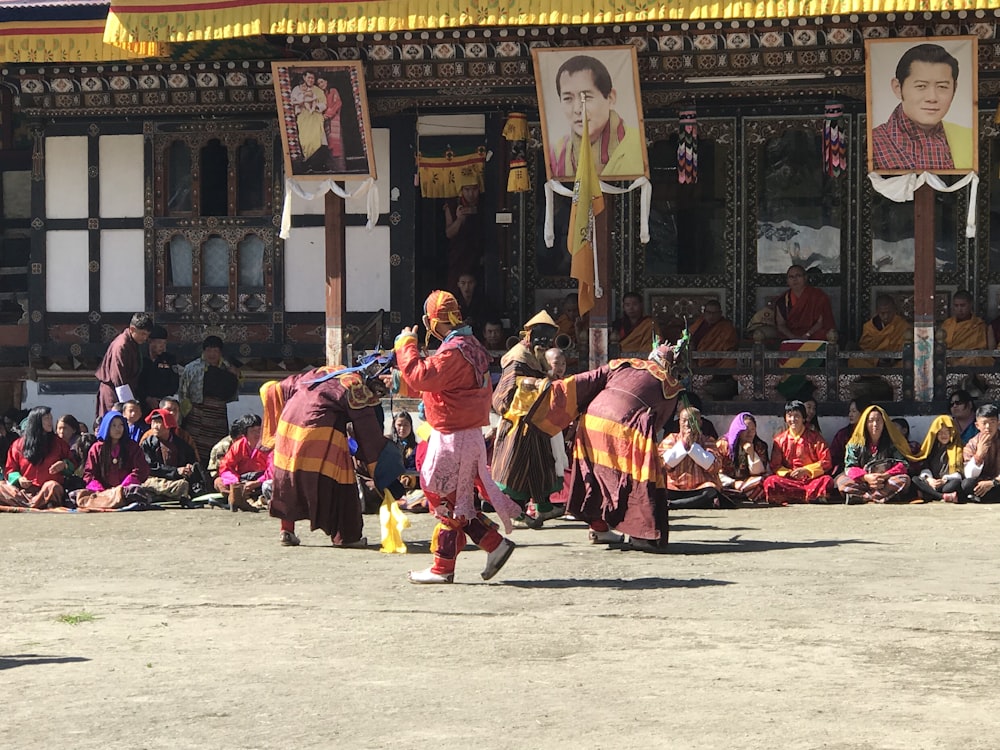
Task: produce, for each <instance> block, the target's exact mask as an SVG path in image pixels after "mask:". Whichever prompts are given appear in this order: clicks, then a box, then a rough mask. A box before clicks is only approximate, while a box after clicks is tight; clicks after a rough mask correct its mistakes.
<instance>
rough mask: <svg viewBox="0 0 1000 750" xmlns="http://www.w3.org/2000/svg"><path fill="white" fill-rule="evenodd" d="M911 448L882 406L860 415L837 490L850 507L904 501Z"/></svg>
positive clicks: (869, 409) (908, 481) (907, 487)
mask: <svg viewBox="0 0 1000 750" xmlns="http://www.w3.org/2000/svg"><path fill="white" fill-rule="evenodd" d="M909 451H910V446H909V444H907V442H906V438H904V437H903V434H902V433H901V432H900V431H899V428H898V427H896V425H894V424H893V423H892V420H891V419H890V418H889V415H888V414H886V413H885V410H884V409H883V408H882V407H880V406H869V407H868V408H867V409H865V410H864V411H863V412H862V413H861V418H860V419H859V420H858V424H857V426H856V427H855V428H854V432H853V433H852V434H851V439H850V440H848V441H847V452H846V454H845V455H844V473H843V474H841V475H840V476H839V477H837V489H838V490H839V491H840V493H841V494H842V495H843V496H844V499H845V501H846V502H847V504H848V505H860V504H862V503H867V502H875V503H884V502H888V501H889V500H893V499H896V498H900V499H901V498H902V496H903V494H904V493H905V492H906V491H907V490H908V489H909V488H910V477H909V476H908V474H907V471H908V470H909V465H908V464H907V461H911V460H913V458H914V457H913V456H911V455H910V453H909Z"/></svg>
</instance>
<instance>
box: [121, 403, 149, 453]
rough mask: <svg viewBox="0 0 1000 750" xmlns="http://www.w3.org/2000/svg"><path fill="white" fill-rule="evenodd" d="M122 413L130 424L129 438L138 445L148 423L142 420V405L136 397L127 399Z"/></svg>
mask: <svg viewBox="0 0 1000 750" xmlns="http://www.w3.org/2000/svg"><path fill="white" fill-rule="evenodd" d="M121 413H122V416H123V417H125V423H126V424H127V425H128V437H129V440H131V441H132V442H134V443H135V444H136V445H138V444H139V442H140V441H141V440H142V433H144V432H145V431H146V425H145V423H144V422H143V421H142V405H141V404H140V403H139V402H138V401H137V400H136V399H131V400H129V401H125V402H124V403H123V404H122V408H121Z"/></svg>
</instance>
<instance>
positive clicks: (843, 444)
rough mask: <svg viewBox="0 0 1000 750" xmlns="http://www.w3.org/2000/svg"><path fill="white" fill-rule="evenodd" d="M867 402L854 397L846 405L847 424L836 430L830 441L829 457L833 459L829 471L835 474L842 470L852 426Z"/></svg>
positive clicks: (852, 429) (852, 431)
mask: <svg viewBox="0 0 1000 750" xmlns="http://www.w3.org/2000/svg"><path fill="white" fill-rule="evenodd" d="M868 406H869V405H868V404H867V403H865V402H863V401H860V400H858V399H856V398H854V399H851V403H849V404H848V405H847V425H846V426H844V427H841V428H840V429H839V430H837V433H836V434H835V435H834V436H833V440H832V441H831V442H830V459H831V460H832V461H833V470H832V471H831V473H832V474H833V476H836V475H837V474H839V473H840V472H842V471H843V470H844V455H845V454H846V453H847V441H848V440H850V439H851V435H852V434H853V433H854V428H855V426H857V424H858V420H859V419H861V412H863V411H864V410H865V409H867V408H868Z"/></svg>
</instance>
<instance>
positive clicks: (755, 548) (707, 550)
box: [624, 535, 881, 555]
mask: <svg viewBox="0 0 1000 750" xmlns="http://www.w3.org/2000/svg"><path fill="white" fill-rule="evenodd" d="M844 544H881V542H869V541H866V540H864V539H817V540H815V541H812V542H776V541H764V540H755V539H740V538H739V535H736V536H734V537H733V538H732V539H727V540H725V541H721V540H720V541H717V542H716V541H711V540H706V541H701V542H692V541H686V542H670V543H669V544H668V545H667V554H671V555H718V554H721V553H726V552H774V551H776V550H785V549H824V548H826V547H840V546H841V545H844ZM624 551H626V552H627V551H631V550H627V549H626V550H624Z"/></svg>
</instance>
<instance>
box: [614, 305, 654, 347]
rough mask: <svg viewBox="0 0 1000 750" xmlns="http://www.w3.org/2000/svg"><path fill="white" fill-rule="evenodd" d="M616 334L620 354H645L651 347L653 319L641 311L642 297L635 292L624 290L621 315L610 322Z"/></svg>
mask: <svg viewBox="0 0 1000 750" xmlns="http://www.w3.org/2000/svg"><path fill="white" fill-rule="evenodd" d="M612 328H613V329H614V331H615V333H617V334H618V348H619V351H621V353H622V354H635V353H639V354H643V355H645V354H646V352H648V351H649V350H650V349H652V348H653V319H652V318H650V317H649V316H648V315H646V314H645V313H643V311H642V297H641V296H640V295H639V294H637V293H636V292H626V293H625V296H623V297H622V316H621V317H620V318H618V320H616V321H615V322H614V323H612Z"/></svg>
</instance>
